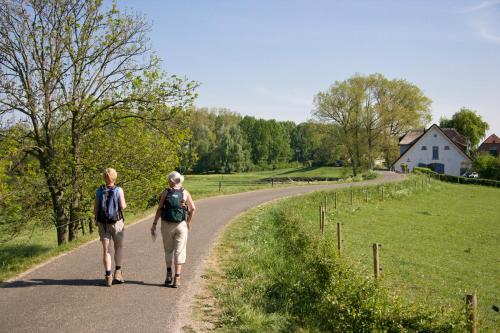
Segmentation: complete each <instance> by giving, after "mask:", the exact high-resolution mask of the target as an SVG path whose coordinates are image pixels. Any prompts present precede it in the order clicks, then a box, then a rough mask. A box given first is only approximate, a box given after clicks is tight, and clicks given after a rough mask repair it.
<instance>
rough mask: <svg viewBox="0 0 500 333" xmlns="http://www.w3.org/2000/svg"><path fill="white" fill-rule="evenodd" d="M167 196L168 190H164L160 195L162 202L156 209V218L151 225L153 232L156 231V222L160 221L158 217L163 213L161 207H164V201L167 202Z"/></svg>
mask: <svg viewBox="0 0 500 333" xmlns="http://www.w3.org/2000/svg"><path fill="white" fill-rule="evenodd" d="M166 196H167V191H163V193H162V194H161V197H160V202H159V203H158V208H157V209H156V214H155V218H154V220H153V225H152V226H151V232H152V233H156V224H157V223H158V219H159V218H160V215H161V208H162V207H163V203H164V202H165V197H166Z"/></svg>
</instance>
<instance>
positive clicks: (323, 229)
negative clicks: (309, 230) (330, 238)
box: [321, 206, 326, 234]
mask: <svg viewBox="0 0 500 333" xmlns="http://www.w3.org/2000/svg"><path fill="white" fill-rule="evenodd" d="M325 219H326V210H325V206H323V210H322V211H321V222H322V223H321V233H322V234H323V233H324V232H325Z"/></svg>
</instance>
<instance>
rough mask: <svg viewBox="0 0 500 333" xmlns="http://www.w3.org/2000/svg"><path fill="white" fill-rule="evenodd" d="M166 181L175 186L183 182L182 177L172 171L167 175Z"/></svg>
mask: <svg viewBox="0 0 500 333" xmlns="http://www.w3.org/2000/svg"><path fill="white" fill-rule="evenodd" d="M168 180H169V181H172V182H173V183H175V184H178V185H180V184H182V183H183V182H184V176H183V175H181V174H180V173H178V172H177V171H172V172H171V173H169V174H168Z"/></svg>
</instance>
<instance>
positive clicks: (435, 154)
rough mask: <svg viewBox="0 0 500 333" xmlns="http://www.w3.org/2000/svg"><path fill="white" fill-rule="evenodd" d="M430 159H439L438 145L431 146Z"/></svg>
mask: <svg viewBox="0 0 500 333" xmlns="http://www.w3.org/2000/svg"><path fill="white" fill-rule="evenodd" d="M432 159H433V160H439V147H438V146H434V147H432Z"/></svg>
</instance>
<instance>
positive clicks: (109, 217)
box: [94, 168, 127, 287]
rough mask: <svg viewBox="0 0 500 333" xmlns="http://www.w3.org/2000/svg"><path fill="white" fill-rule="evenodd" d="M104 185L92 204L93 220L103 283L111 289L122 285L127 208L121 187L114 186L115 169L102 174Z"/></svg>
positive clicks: (116, 175)
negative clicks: (103, 274)
mask: <svg viewBox="0 0 500 333" xmlns="http://www.w3.org/2000/svg"><path fill="white" fill-rule="evenodd" d="M103 177H104V181H105V183H106V185H102V186H101V187H99V188H98V189H97V191H96V195H95V203H94V220H95V222H96V223H97V225H98V227H99V237H100V239H101V243H102V249H103V257H102V263H103V265H104V270H105V271H106V273H105V277H104V280H105V283H106V286H108V287H111V285H112V284H113V281H114V282H115V283H123V282H125V281H124V280H123V275H122V271H121V267H122V266H121V265H122V255H123V237H124V230H125V224H124V221H123V214H122V210H123V209H125V208H126V207H127V204H126V203H125V194H124V193H123V190H122V189H121V187H118V186H115V182H116V178H117V177H118V174H117V173H116V170H115V169H112V168H108V169H106V170H105V171H104V174H103ZM111 239H113V245H114V248H115V265H116V266H115V274H114V277H112V276H111V254H110V253H109V243H110V241H111Z"/></svg>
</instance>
